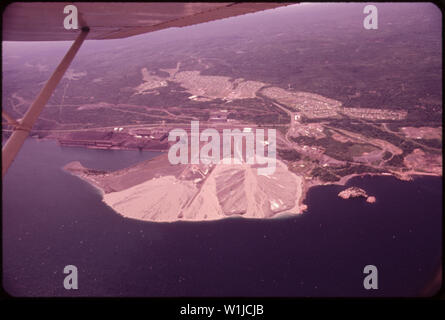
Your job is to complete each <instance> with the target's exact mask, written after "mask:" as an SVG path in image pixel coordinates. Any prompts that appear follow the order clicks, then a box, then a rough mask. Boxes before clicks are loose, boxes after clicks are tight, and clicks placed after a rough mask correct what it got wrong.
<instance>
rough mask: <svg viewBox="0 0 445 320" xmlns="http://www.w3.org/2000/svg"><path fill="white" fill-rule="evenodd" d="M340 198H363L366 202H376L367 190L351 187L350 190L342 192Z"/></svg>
mask: <svg viewBox="0 0 445 320" xmlns="http://www.w3.org/2000/svg"><path fill="white" fill-rule="evenodd" d="M338 196H339V197H340V198H343V199H350V198H357V197H363V198H366V202H369V203H374V202H375V200H376V199H375V197H374V196H369V195H368V194H367V193H366V191H365V190H363V189H361V188H358V187H350V188H348V189H345V190H343V191H341V192H340V193H339V194H338Z"/></svg>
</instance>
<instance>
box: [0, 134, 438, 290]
mask: <svg viewBox="0 0 445 320" xmlns="http://www.w3.org/2000/svg"><path fill="white" fill-rule="evenodd" d="M157 154H158V153H156V152H139V151H110V150H90V149H82V148H67V147H60V146H59V145H58V144H57V143H55V142H53V141H38V140H34V139H28V140H27V141H26V143H25V145H24V147H23V148H22V150H21V151H20V153H19V155H18V157H17V159H16V161H15V162H14V163H13V165H12V166H11V168H10V170H9V172H8V173H7V175H6V177H5V179H4V181H3V190H2V191H3V286H4V288H5V289H6V290H7V292H9V293H10V294H11V295H14V296H101V297H106V296H131V297H135V296H147V297H158V296H266V297H268V296H291V297H304V296H416V295H419V294H420V293H421V292H422V290H423V288H424V287H425V286H426V285H427V284H428V283H429V282H430V281H431V280H432V279H433V278H434V276H435V272H436V271H437V270H438V268H439V266H440V263H441V259H442V256H441V254H442V228H441V226H442V198H441V194H442V179H441V178H435V177H422V178H416V179H415V180H414V181H411V182H406V181H399V180H397V179H395V178H393V177H387V176H386V177H369V176H368V177H364V178H354V179H352V180H351V181H350V182H349V183H348V185H350V186H352V185H354V186H358V187H362V188H364V189H365V190H367V191H368V193H369V194H371V195H375V196H376V197H377V202H376V203H375V204H369V203H366V202H365V201H364V200H363V199H352V200H343V199H340V198H338V197H337V193H338V192H339V191H340V190H342V189H344V187H341V186H320V187H315V188H313V189H311V190H310V191H309V193H308V197H307V200H306V203H307V204H308V206H309V210H308V211H307V212H306V213H305V214H303V215H300V216H297V217H291V218H282V219H273V220H248V219H224V220H220V221H212V222H175V223H152V222H144V221H136V220H131V219H126V218H123V217H121V216H119V215H118V214H116V213H115V212H114V211H113V210H111V209H110V208H108V207H107V206H106V205H105V204H104V203H103V202H102V201H101V196H100V194H99V193H98V191H97V190H95V189H94V188H93V187H91V186H90V185H88V184H87V183H86V182H84V181H82V180H80V179H79V178H77V177H74V176H71V175H70V174H68V173H66V172H64V171H63V170H62V169H61V168H62V167H63V166H64V165H65V164H66V163H68V162H70V161H74V160H79V161H81V163H82V164H83V165H85V166H87V167H92V168H96V169H119V168H124V167H127V166H129V165H132V164H135V163H137V162H139V161H142V160H144V159H149V158H151V157H153V156H155V155H157ZM70 264H72V265H75V266H77V268H78V271H79V289H78V290H65V289H64V287H63V279H64V277H65V276H66V275H65V274H63V269H64V267H65V266H66V265H70ZM368 264H372V265H375V266H376V267H377V268H378V281H379V289H378V290H365V289H364V288H363V278H364V277H365V275H364V274H363V268H364V266H365V265H368Z"/></svg>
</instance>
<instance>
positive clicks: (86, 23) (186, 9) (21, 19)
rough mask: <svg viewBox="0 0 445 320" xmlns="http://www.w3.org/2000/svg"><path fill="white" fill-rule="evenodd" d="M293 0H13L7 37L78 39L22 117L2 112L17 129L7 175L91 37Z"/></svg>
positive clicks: (9, 144)
mask: <svg viewBox="0 0 445 320" xmlns="http://www.w3.org/2000/svg"><path fill="white" fill-rule="evenodd" d="M69 4H71V5H75V6H76V8H77V10H78V22H79V29H78V30H66V29H65V28H64V26H63V21H64V20H65V17H66V16H67V15H68V14H65V13H64V8H65V6H66V5H69ZM289 4H291V3H251V2H248V3H171V2H169V3H139V2H138V3H115V2H112V3H102V2H97V3H88V2H79V3H63V2H40V3H39V2H30V3H12V4H9V5H8V6H7V7H6V9H5V11H4V12H3V41H62V40H74V42H73V44H72V46H71V48H70V49H69V50H68V52H67V53H66V55H65V57H64V58H63V59H62V61H61V62H60V64H59V65H58V66H57V68H56V70H55V71H54V72H53V74H52V75H51V77H50V78H49V80H48V81H47V82H46V84H45V86H44V87H43V88H42V89H41V91H40V93H39V94H38V96H37V97H36V99H35V100H34V102H33V103H32V104H31V106H30V107H29V109H28V110H27V112H26V113H25V115H24V116H23V118H22V120H21V121H17V120H15V119H13V118H12V117H11V116H9V115H8V114H6V113H5V112H2V116H3V117H4V118H5V119H6V120H7V121H8V123H9V124H10V125H12V126H13V127H14V131H13V133H12V135H11V137H9V139H8V141H6V143H5V145H4V147H3V149H2V177H4V176H5V174H6V172H7V170H8V168H9V167H10V165H11V164H12V162H13V161H14V159H15V157H16V155H17V153H18V152H19V151H20V148H21V147H22V145H23V143H24V142H25V140H26V138H27V137H28V135H29V133H30V131H31V129H32V127H33V125H34V123H35V122H36V121H37V119H38V117H39V115H40V113H41V112H42V110H43V108H44V107H45V105H46V103H47V102H48V100H49V98H50V97H51V95H52V93H53V92H54V89H55V88H56V87H57V85H58V84H59V82H60V79H62V77H63V75H64V73H65V71H66V70H67V69H68V67H69V65H70V64H71V62H72V60H73V59H74V57H75V55H76V53H77V51H78V50H79V48H80V46H81V45H82V43H83V41H84V40H85V39H87V40H101V39H119V38H126V37H130V36H134V35H138V34H143V33H148V32H153V31H158V30H162V29H167V28H172V27H185V26H191V25H194V24H199V23H204V22H209V21H214V20H219V19H223V18H228V17H233V16H238V15H243V14H247V13H252V12H257V11H262V10H266V9H272V8H277V7H281V6H286V5H289Z"/></svg>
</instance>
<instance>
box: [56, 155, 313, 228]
mask: <svg viewBox="0 0 445 320" xmlns="http://www.w3.org/2000/svg"><path fill="white" fill-rule="evenodd" d="M64 169H65V170H66V171H68V172H70V173H72V174H74V175H76V176H78V177H80V178H82V179H84V180H86V181H88V182H89V183H91V184H92V185H94V186H95V187H96V188H99V189H100V190H101V191H102V197H103V201H104V202H105V203H106V204H107V205H108V206H110V207H111V208H112V209H113V210H114V211H116V212H117V213H119V214H121V215H122V216H124V217H128V218H133V219H138V220H146V221H157V222H174V221H178V220H186V221H203V220H217V219H222V218H227V217H234V216H239V217H244V218H261V219H262V218H273V217H276V216H277V215H281V214H284V213H286V214H299V213H302V211H303V210H304V209H305V206H304V205H302V204H301V199H302V190H303V188H302V184H303V179H302V177H300V176H298V175H296V174H294V173H292V172H290V171H289V170H288V168H287V165H286V164H284V163H283V162H281V161H279V160H277V164H276V169H275V172H274V173H273V174H270V175H258V170H257V169H258V165H253V164H247V163H242V164H223V163H222V161H221V162H220V163H218V164H213V165H212V164H210V165H204V164H198V165H192V164H187V165H182V164H179V165H172V164H170V163H169V161H168V158H167V155H166V154H163V155H160V156H158V157H156V158H153V159H150V160H148V161H144V162H142V163H139V164H137V165H135V166H132V167H129V168H126V169H122V170H117V171H114V172H104V171H97V170H92V169H88V168H85V167H83V166H82V165H81V164H80V163H79V162H78V161H76V162H71V163H69V164H67V165H66V166H65V167H64Z"/></svg>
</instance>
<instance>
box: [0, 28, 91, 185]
mask: <svg viewBox="0 0 445 320" xmlns="http://www.w3.org/2000/svg"><path fill="white" fill-rule="evenodd" d="M88 32H89V28H88V27H84V28H82V32H81V33H80V34H79V35H78V37H77V39H76V40H75V41H74V43H73V44H72V45H71V48H70V49H69V50H68V52H67V53H66V55H65V57H63V59H62V61H61V62H60V64H59V65H58V66H57V68H56V70H55V71H54V72H53V74H52V75H51V78H49V80H48V81H47V82H46V84H45V86H44V87H43V89H42V90H41V91H40V93H39V95H38V96H37V98H36V99H35V100H34V102H33V103H32V105H31V107H29V109H28V111H26V114H25V116H24V117H23V119H22V120H21V121H16V122H17V123H16V124H15V126H14V130H13V132H12V135H11V136H10V137H9V139H8V141H6V143H5V146H4V147H3V149H2V177H4V176H5V174H6V172H7V171H8V168H9V167H10V165H11V164H12V162H13V161H14V158H15V156H16V155H17V153H18V152H19V150H20V148H21V147H22V145H23V143H24V142H25V140H26V138H27V137H28V135H29V133H30V131H31V129H32V126H33V125H34V123H35V122H36V120H37V118H38V117H39V115H40V113H41V112H42V110H43V108H44V107H45V105H46V103H47V102H48V100H49V98H50V97H51V95H52V94H53V91H54V89H55V88H56V87H57V85H58V84H59V82H60V80H61V79H62V77H63V75H64V74H65V71H66V70H67V69H68V67H69V65H70V64H71V61H73V59H74V57H75V56H76V53H77V51H79V48H80V46H81V45H82V43H83V41H84V40H85V38H86V36H87V34H88ZM3 115H5V114H3ZM8 120H9V119H8Z"/></svg>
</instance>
